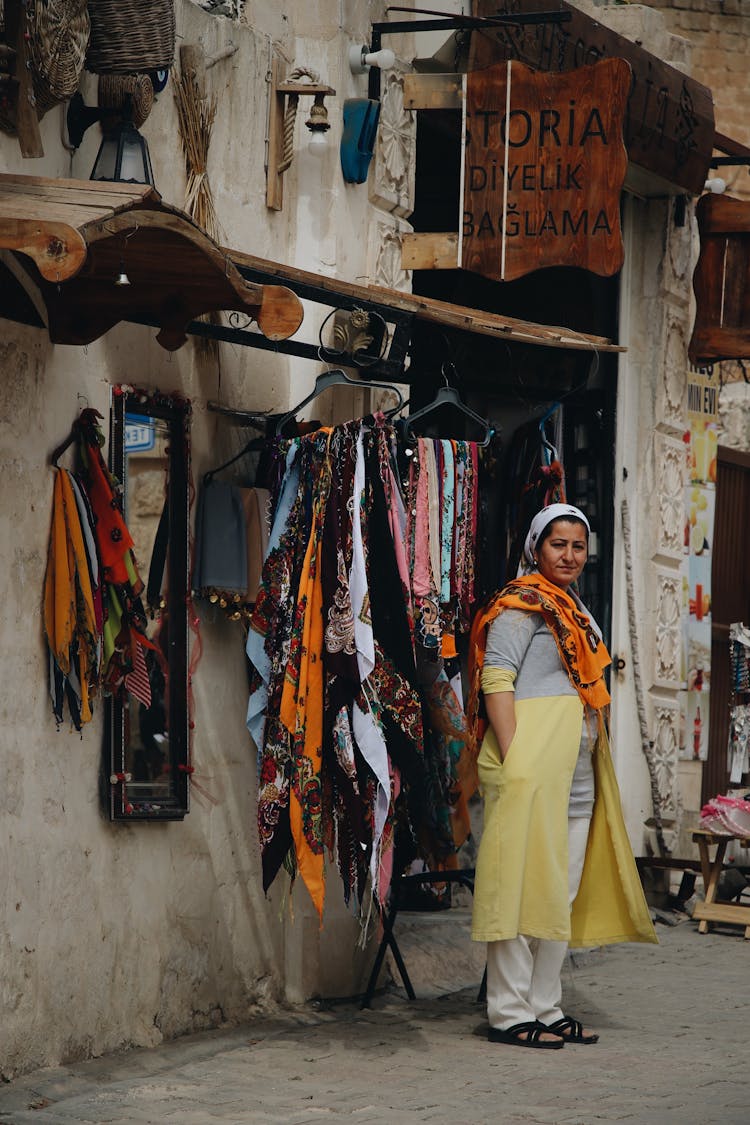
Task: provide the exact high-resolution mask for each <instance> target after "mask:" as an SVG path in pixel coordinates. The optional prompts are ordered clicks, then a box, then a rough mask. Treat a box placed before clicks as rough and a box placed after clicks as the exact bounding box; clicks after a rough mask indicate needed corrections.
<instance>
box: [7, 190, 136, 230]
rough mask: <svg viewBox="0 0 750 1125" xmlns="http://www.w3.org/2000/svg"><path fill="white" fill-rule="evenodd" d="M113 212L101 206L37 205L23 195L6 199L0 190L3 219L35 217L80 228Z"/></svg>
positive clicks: (42, 221)
mask: <svg viewBox="0 0 750 1125" xmlns="http://www.w3.org/2000/svg"><path fill="white" fill-rule="evenodd" d="M114 214H115V212H114V211H111V210H103V209H102V208H101V207H96V208H94V207H65V206H60V205H57V206H55V205H54V204H51V203H50V204H48V205H46V206H39V205H38V204H37V203H36V202H35V201H34V200H30V201H28V202H27V201H26V199H25V197H24V196H14V197H13V198H12V199H8V197H7V196H3V193H2V191H0V217H1V218H3V219H24V218H28V219H36V220H37V221H38V222H40V223H64V224H65V225H66V226H70V227H75V228H76V229H80V228H82V227H85V226H86V224H87V223H95V222H102V221H105V220H107V219H110V218H113V216H114Z"/></svg>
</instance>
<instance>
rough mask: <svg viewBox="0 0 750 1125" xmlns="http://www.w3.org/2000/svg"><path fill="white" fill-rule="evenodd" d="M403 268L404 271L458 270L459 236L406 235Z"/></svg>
mask: <svg viewBox="0 0 750 1125" xmlns="http://www.w3.org/2000/svg"><path fill="white" fill-rule="evenodd" d="M401 268H402V269H404V270H456V269H458V268H459V262H458V235H457V234H456V233H454V232H448V233H446V234H405V235H404V237H403V239H402V240H401Z"/></svg>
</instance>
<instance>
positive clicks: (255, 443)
mask: <svg viewBox="0 0 750 1125" xmlns="http://www.w3.org/2000/svg"><path fill="white" fill-rule="evenodd" d="M265 444H266V439H265V438H264V437H254V438H250V441H247V442H245V444H244V445H243V447H242V449H241V450H240V451H239V453H235V454H234V456H233V457H230V458H229V460H228V461H225V462H224V464H223V465H217V466H216V468H215V469H209V470H208V472H207V473H204V474H203V483H204V484H210V482H211V481H212V480H213V478H214V477H215V476H216V474H217V473H220V472H222V471H223V470H224V469H228V468H229V466H230V465H233V464H234V463H235V461H239V460H240V458H241V457H244V456H245V454H246V453H255V452H257V451H258V450H259V449H263V447H264V445H265Z"/></svg>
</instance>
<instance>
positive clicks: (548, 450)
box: [539, 402, 562, 466]
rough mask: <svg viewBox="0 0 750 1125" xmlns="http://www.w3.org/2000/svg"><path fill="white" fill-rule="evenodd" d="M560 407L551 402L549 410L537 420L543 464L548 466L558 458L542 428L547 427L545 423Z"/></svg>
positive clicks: (557, 403) (559, 404) (558, 404)
mask: <svg viewBox="0 0 750 1125" xmlns="http://www.w3.org/2000/svg"><path fill="white" fill-rule="evenodd" d="M561 405H562V404H561V403H559V402H553V403H552V406H550V408H549V410H545V412H544V414H542V416H541V418H540V419H539V435H540V437H541V439H542V450H543V454H544V460H545V462H546V463H547V465H548V466H549V465H550V464H551V463H552V462H553V461H559V460H560V458H559V457H558V455H557V449H556V448H555V446H554V445H553V444H552V442H551V441H550V440H549V438H548V437H547V433H546V431H545V428H544V427H545V426H546V425H547V422H548V421H549V419H550V418H551V417H552V415H553V414H555V413H556V412H557V411H558V410H559V409H560V407H561Z"/></svg>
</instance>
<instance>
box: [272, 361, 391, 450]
mask: <svg viewBox="0 0 750 1125" xmlns="http://www.w3.org/2000/svg"><path fill="white" fill-rule="evenodd" d="M337 386H345V387H352V388H355V389H356V388H359V389H360V390H361V389H362V388H363V387H364V388H370V389H375V390H377V389H380V390H385V391H393V393H394V394H395V395H396V396H397V397H398V404H397V406H396V407H394V409H395V410H400V409H401V407H402V406H403V405H404V396H403V395H402V394H401V391H400V390H399V389H398V387H395V386H394V385H393V383H379V382H378V381H377V380H375V379H350V378H349V376H348V375H346V374H345V373H344V372H343V371H342V370H341V369H340V368H336V369H335V370H333V371H324V372H323V373H322V374H321V375H318V377H317V379H316V380H315V386H314V387H313V389H312V391H311V392H310V394H309V395H308V396H307V398H303V399H302V402H298V403H297V405H296V406H295V407H294V409H293V410H290V411H289V413H288V414H282V416H281V418H279V419H277V421H276V423H275V425H274V434H276V436H277V437H278V436H279V435H280V434H281V431H282V430H283V429H284V426H285V425H286V424H287V422H290V421H291V420H292V418H294V416H295V414H298V413H299V411H300V410H301V409H302V407H303V406H307V404H308V403H309V402H312V401H313V399H315V398H317V397H318V395H321V394H322V393H323V391H325V390H327V389H328V387H337Z"/></svg>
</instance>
